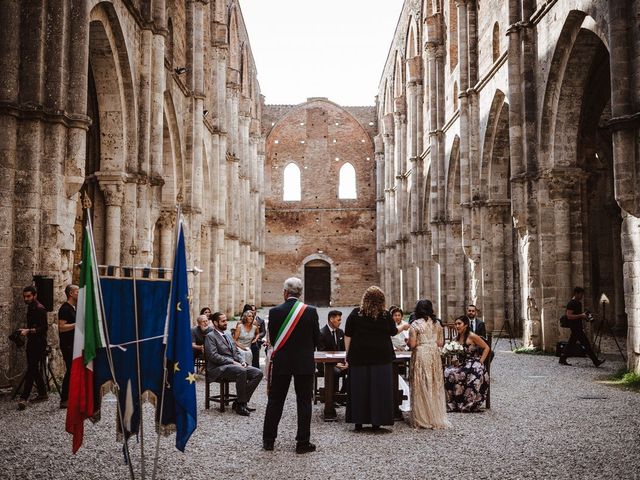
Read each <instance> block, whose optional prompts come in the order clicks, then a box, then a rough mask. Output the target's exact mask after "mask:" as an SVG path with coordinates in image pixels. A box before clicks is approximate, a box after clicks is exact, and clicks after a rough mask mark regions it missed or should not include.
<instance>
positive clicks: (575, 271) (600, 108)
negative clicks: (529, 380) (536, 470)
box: [540, 12, 627, 350]
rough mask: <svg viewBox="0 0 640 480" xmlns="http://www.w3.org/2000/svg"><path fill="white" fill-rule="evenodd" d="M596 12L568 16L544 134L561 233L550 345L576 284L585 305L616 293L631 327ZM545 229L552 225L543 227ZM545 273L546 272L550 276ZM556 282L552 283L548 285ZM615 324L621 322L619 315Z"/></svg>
mask: <svg viewBox="0 0 640 480" xmlns="http://www.w3.org/2000/svg"><path fill="white" fill-rule="evenodd" d="M592 26H593V20H592V19H591V18H590V17H588V16H586V15H585V14H584V13H582V12H573V14H572V15H570V17H569V18H568V20H567V22H566V24H565V28H564V31H563V34H562V35H561V36H560V41H559V44H558V47H557V51H556V54H555V56H554V60H553V64H554V65H556V66H558V67H561V68H558V69H557V70H554V69H552V74H551V75H550V78H549V81H548V85H547V95H546V99H547V100H548V101H549V103H548V104H547V109H546V111H545V112H544V115H543V117H542V131H541V139H542V140H543V144H542V151H543V153H544V152H547V153H549V154H550V155H547V156H545V157H546V158H547V159H548V160H546V161H547V162H548V163H546V165H545V166H546V167H547V168H546V169H545V176H546V179H545V180H546V183H547V188H548V197H549V202H548V203H546V202H544V201H543V202H541V205H542V206H541V212H540V215H541V218H551V219H553V222H552V226H553V235H552V236H550V237H548V243H547V244H546V245H545V244H543V245H542V250H543V253H544V252H552V255H543V257H542V271H543V272H550V273H553V277H550V276H548V275H547V278H553V279H554V280H553V284H551V283H549V284H546V285H545V284H544V283H545V282H543V290H544V291H545V292H547V293H545V295H544V297H543V299H542V301H543V305H553V306H554V307H555V310H554V311H549V312H548V313H545V314H544V315H543V323H542V333H543V345H544V348H545V349H547V350H551V349H552V348H553V347H554V345H555V342H556V341H557V339H558V338H559V337H560V336H562V335H563V334H564V332H560V331H559V328H558V325H557V317H558V313H559V312H562V311H563V308H564V305H566V302H567V300H568V298H569V297H570V296H571V290H572V288H573V287H574V286H584V288H585V289H586V292H587V293H586V296H585V302H584V303H585V307H586V308H588V309H590V310H593V311H596V312H597V311H598V310H599V308H600V302H599V300H600V296H601V294H602V293H604V294H605V295H606V296H607V297H608V298H609V300H610V302H611V303H610V304H609V306H608V307H607V317H608V319H609V321H611V320H612V317H614V316H615V325H616V327H618V328H619V329H621V330H622V329H625V328H626V325H627V321H626V315H625V310H624V291H623V279H622V265H623V258H622V245H621V237H620V235H621V224H622V217H621V211H620V208H619V206H618V204H617V202H616V200H615V192H614V171H613V147H612V137H611V132H610V130H609V128H608V125H607V123H608V120H609V118H610V117H611V106H610V98H611V79H610V67H609V52H608V49H607V47H606V45H605V44H604V43H603V41H602V39H601V38H600V37H599V35H598V34H597V33H595V32H594V31H592V29H591V27H592ZM543 233H544V232H543ZM543 277H544V276H543ZM544 287H549V288H546V289H545V288H544ZM611 323H612V324H613V323H614V322H611Z"/></svg>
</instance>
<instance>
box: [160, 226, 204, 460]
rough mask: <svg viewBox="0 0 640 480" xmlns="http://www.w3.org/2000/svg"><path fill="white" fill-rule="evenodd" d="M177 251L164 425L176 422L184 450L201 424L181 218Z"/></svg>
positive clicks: (179, 443) (169, 317)
mask: <svg viewBox="0 0 640 480" xmlns="http://www.w3.org/2000/svg"><path fill="white" fill-rule="evenodd" d="M177 240H178V241H177V245H176V253H175V259H174V262H173V276H172V279H171V296H170V298H169V309H168V312H167V324H166V331H165V338H166V343H167V383H166V384H165V396H164V406H163V408H162V412H161V415H162V419H161V422H160V423H161V425H168V424H175V426H176V448H177V449H178V450H180V451H181V452H184V448H185V446H186V445H187V442H188V441H189V437H191V434H192V433H193V431H194V430H195V429H196V426H197V423H198V422H197V413H196V377H195V369H194V363H193V352H192V350H191V320H190V315H189V287H188V284H187V257H186V252H185V242H184V229H183V227H182V221H180V220H179V221H178V237H177Z"/></svg>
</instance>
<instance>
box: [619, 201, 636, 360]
mask: <svg viewBox="0 0 640 480" xmlns="http://www.w3.org/2000/svg"><path fill="white" fill-rule="evenodd" d="M621 237H622V238H621V239H622V256H623V258H624V265H623V267H622V268H623V278H624V303H625V308H626V311H627V321H628V329H629V330H628V334H627V356H628V368H629V370H630V371H635V372H640V294H639V293H638V292H640V255H639V254H638V247H637V245H640V218H638V217H636V216H633V215H631V214H629V213H628V212H626V211H624V210H622V235H621Z"/></svg>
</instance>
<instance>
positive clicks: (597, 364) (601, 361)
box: [593, 358, 606, 368]
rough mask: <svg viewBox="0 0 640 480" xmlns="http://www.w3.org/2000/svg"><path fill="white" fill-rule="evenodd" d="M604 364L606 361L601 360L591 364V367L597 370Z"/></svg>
mask: <svg viewBox="0 0 640 480" xmlns="http://www.w3.org/2000/svg"><path fill="white" fill-rule="evenodd" d="M604 362H606V360H605V359H604V358H603V359H602V360H596V361H595V362H593V366H594V367H596V368H598V367H599V366H600V365H602V364H603V363H604Z"/></svg>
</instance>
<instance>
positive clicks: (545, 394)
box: [0, 342, 640, 480]
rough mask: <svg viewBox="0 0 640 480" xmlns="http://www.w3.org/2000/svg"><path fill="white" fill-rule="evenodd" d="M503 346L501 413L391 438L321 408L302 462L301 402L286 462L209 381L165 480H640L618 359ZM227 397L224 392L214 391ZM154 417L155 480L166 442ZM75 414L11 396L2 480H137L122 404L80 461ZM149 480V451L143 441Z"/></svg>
mask: <svg viewBox="0 0 640 480" xmlns="http://www.w3.org/2000/svg"><path fill="white" fill-rule="evenodd" d="M507 345H508V343H507V342H501V343H500V345H499V347H498V352H497V354H496V358H495V360H494V363H493V369H492V374H493V383H492V391H491V393H492V409H491V410H489V411H484V412H481V413H476V414H461V413H457V414H451V415H450V419H451V421H452V423H453V428H451V429H450V430H444V431H430V430H420V431H417V430H414V429H412V428H411V427H409V426H408V425H407V424H406V423H403V422H397V423H396V424H395V426H394V427H393V428H390V429H389V430H387V431H386V432H384V431H383V432H373V431H366V430H365V431H364V432H360V433H356V432H353V431H352V430H353V427H352V425H346V424H345V423H344V408H340V409H339V410H338V416H339V421H338V422H334V423H325V422H323V421H322V418H321V413H322V404H320V403H319V404H318V405H315V406H314V415H313V420H312V441H313V442H315V443H316V444H317V445H318V451H317V452H316V453H311V454H306V455H296V454H295V453H294V448H295V440H294V437H295V422H296V418H295V403H294V397H293V393H292V392H290V394H289V398H288V400H287V405H286V407H285V415H284V417H283V419H282V422H281V424H280V437H279V438H278V440H277V442H276V449H275V451H274V452H264V451H262V450H261V431H262V422H263V418H264V410H265V404H266V396H265V388H264V386H261V387H259V389H258V390H257V392H256V394H255V395H254V398H253V401H252V403H253V404H254V405H255V407H256V408H257V411H256V412H254V413H252V414H251V417H248V418H245V417H240V416H238V415H236V414H235V413H233V412H231V411H227V412H225V413H220V412H219V411H217V410H215V409H211V410H204V402H203V397H204V382H203V381H202V380H200V381H199V382H198V402H199V403H198V415H199V417H198V428H197V430H196V431H195V433H194V434H193V436H192V437H191V440H190V441H189V443H188V445H187V450H186V453H184V454H182V453H180V452H179V451H178V450H176V449H175V448H174V442H175V437H174V436H171V437H168V438H164V437H163V438H162V439H161V442H160V457H161V458H160V462H159V475H158V478H165V479H182V478H185V479H186V478H189V479H209V478H216V479H222V480H224V479H232V478H233V479H237V478H241V479H254V478H256V479H257V478H260V479H275V478H296V479H298V478H300V479H333V478H336V479H337V478H340V479H351V478H358V479H359V478H368V479H377V478H385V477H386V478H398V479H399V478H410V479H413V478H441V477H448V478H473V479H489V478H509V479H525V478H526V479H529V478H530V479H534V478H535V479H546V478H563V479H586V478H599V479H614V478H615V479H637V478H640V474H639V472H640V416H638V412H639V411H640V395H639V394H637V393H634V392H631V391H626V390H621V389H618V388H615V387H612V386H609V385H604V384H602V383H599V382H598V380H601V379H603V378H604V377H606V376H608V375H610V374H612V373H613V372H615V371H616V370H617V369H618V368H620V367H621V366H622V363H621V360H620V356H619V355H617V354H614V353H610V354H608V355H607V360H608V361H607V363H605V364H604V365H603V366H602V367H601V368H599V369H595V368H593V367H592V366H591V364H590V362H589V360H588V359H573V364H574V365H573V367H562V366H560V365H558V363H557V359H556V358H555V357H549V356H532V355H515V354H513V353H511V352H509V351H500V350H501V349H506V348H507ZM214 388H215V387H214ZM152 412H153V411H152V409H151V407H149V406H146V407H145V422H146V423H145V425H146V426H147V430H146V432H145V440H146V442H145V451H146V455H147V463H146V464H147V473H146V474H147V477H148V478H150V477H151V475H150V473H151V469H152V465H153V464H152V460H151V458H152V454H153V449H154V447H155V433H153V432H152V428H151V425H152V418H153V417H152ZM64 416H65V412H64V411H62V410H59V409H58V397H57V395H55V394H54V395H51V398H50V400H49V401H48V402H45V403H40V404H33V405H29V407H28V408H27V410H26V411H22V412H20V411H16V402H15V401H12V400H10V398H9V395H4V396H2V397H1V398H0V432H2V434H1V435H0V458H1V459H2V460H0V462H1V463H0V467H1V470H0V472H1V473H0V478H3V479H36V478H38V479H43V478H53V479H63V478H64V479H66V478H68V479H71V478H74V479H76V478H80V479H99V478H100V479H102V478H104V479H116V478H117V479H125V478H127V477H128V470H127V467H126V466H125V465H124V464H123V461H122V459H123V457H122V448H121V445H120V444H119V443H117V442H116V441H115V403H114V398H113V397H107V398H105V405H104V408H103V415H102V420H101V421H100V422H99V423H97V424H91V423H90V422H87V423H86V428H85V441H84V445H83V447H82V448H81V449H80V451H79V452H78V453H77V454H76V455H72V454H71V439H70V436H69V435H68V434H67V433H65V432H64ZM131 448H132V449H133V453H132V456H133V458H134V465H136V470H137V471H136V477H137V478H141V476H140V472H139V459H140V449H139V444H137V443H136V442H135V441H132V442H131Z"/></svg>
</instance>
